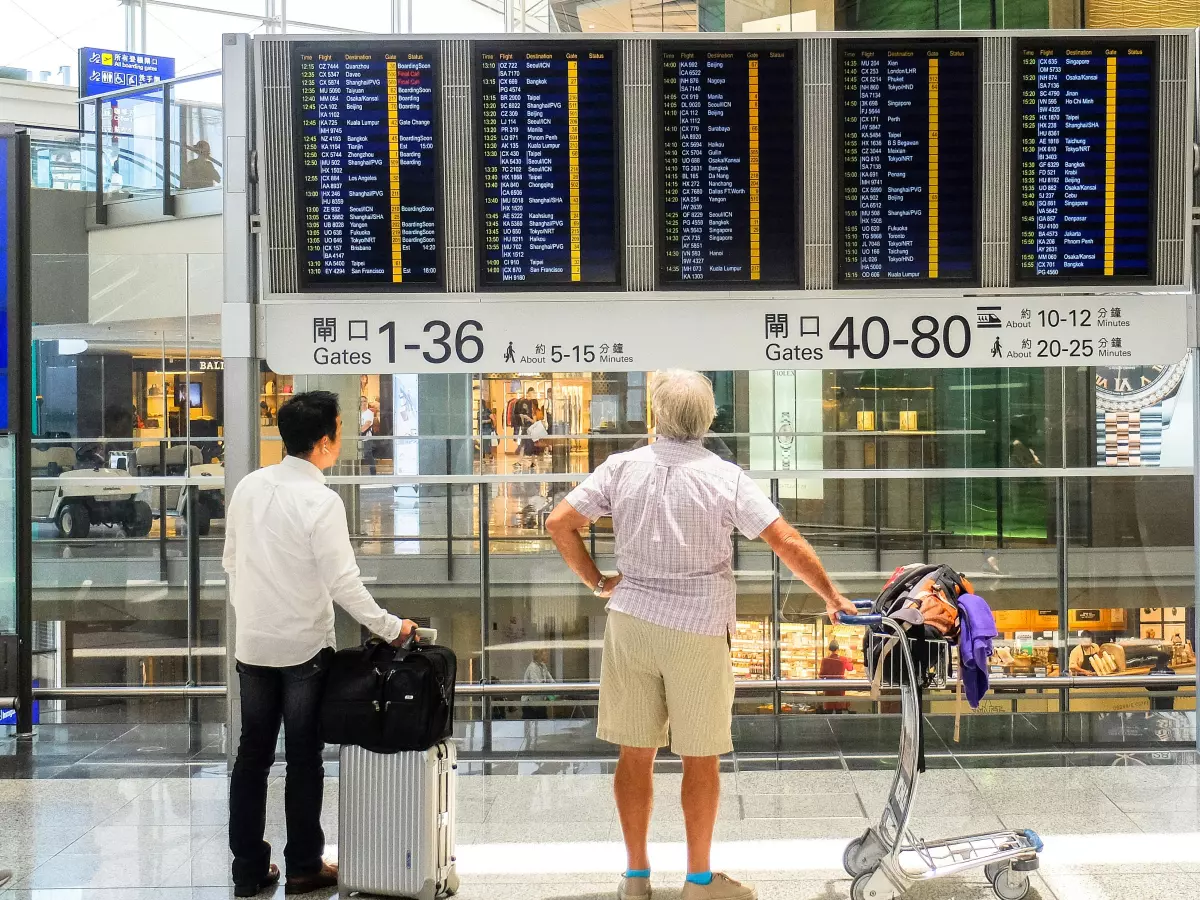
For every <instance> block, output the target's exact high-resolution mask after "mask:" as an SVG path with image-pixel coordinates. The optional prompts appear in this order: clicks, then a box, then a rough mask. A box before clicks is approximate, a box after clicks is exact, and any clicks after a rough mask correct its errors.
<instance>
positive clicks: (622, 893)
mask: <svg viewBox="0 0 1200 900" xmlns="http://www.w3.org/2000/svg"><path fill="white" fill-rule="evenodd" d="M651 893H653V892H652V891H651V890H650V879H649V878H630V877H629V876H628V875H622V876H621V883H620V884H619V885H617V900H650V894H651Z"/></svg>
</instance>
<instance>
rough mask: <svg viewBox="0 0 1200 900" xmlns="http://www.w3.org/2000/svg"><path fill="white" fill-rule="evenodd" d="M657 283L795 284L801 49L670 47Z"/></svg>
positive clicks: (662, 57)
mask: <svg viewBox="0 0 1200 900" xmlns="http://www.w3.org/2000/svg"><path fill="white" fill-rule="evenodd" d="M658 69H659V78H660V80H661V105H660V109H661V118H660V122H661V125H660V129H661V130H660V134H661V138H662V153H661V156H660V162H659V173H660V183H661V188H660V191H661V197H660V202H661V204H662V205H661V212H660V228H661V231H660V234H661V246H662V250H661V251H660V258H659V280H660V281H661V282H663V283H664V284H675V285H691V286H696V287H699V286H701V285H703V284H704V283H706V282H707V283H722V284H730V283H733V284H739V283H740V284H745V285H750V286H752V285H759V284H776V285H778V284H796V283H797V282H798V281H799V280H800V273H799V265H798V262H797V261H798V259H799V257H800V254H799V246H798V244H799V242H798V235H799V226H798V222H797V218H798V212H799V208H800V204H799V202H798V198H797V188H796V184H797V170H798V163H797V148H798V146H799V141H797V139H796V129H797V124H796V123H797V121H798V118H799V116H798V114H797V104H796V50H795V48H794V47H793V46H791V45H784V44H778V45H771V44H760V45H755V44H750V45H742V44H740V43H739V44H726V45H724V46H720V47H718V46H694V45H687V44H685V45H679V46H672V45H670V44H667V45H664V46H663V47H662V48H661V50H660V52H659V57H658Z"/></svg>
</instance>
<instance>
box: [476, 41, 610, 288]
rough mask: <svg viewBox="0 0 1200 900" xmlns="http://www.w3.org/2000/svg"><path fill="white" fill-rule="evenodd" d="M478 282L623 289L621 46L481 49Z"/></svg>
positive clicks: (499, 46)
mask: <svg viewBox="0 0 1200 900" xmlns="http://www.w3.org/2000/svg"><path fill="white" fill-rule="evenodd" d="M476 54H477V57H476V65H477V72H478V78H479V94H478V96H479V97H480V103H481V110H480V114H481V129H480V149H481V154H480V158H481V168H482V172H481V176H482V178H481V182H482V186H483V190H482V193H483V223H482V225H483V248H484V252H483V261H482V273H481V276H482V282H483V284H484V285H485V286H488V287H493V288H510V289H521V288H551V287H556V286H567V285H580V286H589V285H590V286H610V287H615V286H617V285H619V284H620V281H621V270H620V259H621V254H620V252H619V249H618V212H619V207H618V202H617V184H618V180H617V133H618V131H619V130H620V129H619V127H618V121H617V107H616V87H615V78H616V74H617V70H618V66H617V60H616V45H614V44H611V43H587V42H583V41H580V42H578V43H573V44H571V45H569V46H563V45H555V44H540V43H539V44H497V45H487V44H483V45H477V47H476Z"/></svg>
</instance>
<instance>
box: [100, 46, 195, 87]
mask: <svg viewBox="0 0 1200 900" xmlns="http://www.w3.org/2000/svg"><path fill="white" fill-rule="evenodd" d="M79 72H80V78H79V95H80V96H81V97H92V96H94V95H96V94H106V93H108V92H109V91H119V90H121V89H122V88H129V87H137V86H138V85H141V84H155V83H157V82H159V81H165V80H167V79H170V78H174V77H175V60H174V59H173V58H172V57H170V56H150V55H149V54H146V53H131V52H129V51H126V50H102V49H100V48H99V47H83V48H81V49H80V51H79Z"/></svg>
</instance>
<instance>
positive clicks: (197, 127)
mask: <svg viewBox="0 0 1200 900" xmlns="http://www.w3.org/2000/svg"><path fill="white" fill-rule="evenodd" d="M224 129H225V120H224V114H223V113H222V110H221V79H220V78H219V77H216V78H203V79H200V80H199V81H186V82H183V83H182V84H178V85H176V86H175V87H174V89H173V90H172V92H171V173H172V176H171V187H172V188H173V189H174V190H176V191H194V190H204V189H206V188H215V187H217V186H218V185H219V184H220V183H221V173H222V171H223V164H222V159H221V158H222V156H223V155H224V149H223V148H224V146H225V136H224Z"/></svg>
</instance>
